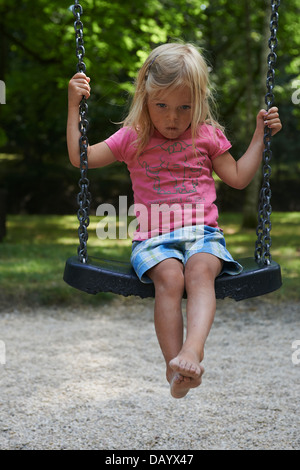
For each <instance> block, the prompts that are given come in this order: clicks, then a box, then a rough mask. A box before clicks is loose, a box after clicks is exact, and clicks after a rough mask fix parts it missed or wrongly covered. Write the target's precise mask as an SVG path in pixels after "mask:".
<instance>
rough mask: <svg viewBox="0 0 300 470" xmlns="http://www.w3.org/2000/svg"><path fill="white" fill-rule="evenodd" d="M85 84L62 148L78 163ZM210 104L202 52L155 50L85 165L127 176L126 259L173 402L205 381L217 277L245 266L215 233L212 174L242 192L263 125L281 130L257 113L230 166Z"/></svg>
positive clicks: (85, 81) (77, 85)
mask: <svg viewBox="0 0 300 470" xmlns="http://www.w3.org/2000/svg"><path fill="white" fill-rule="evenodd" d="M89 83H90V79H89V78H88V77H86V76H85V75H84V74H82V73H77V74H76V75H74V77H73V78H72V79H71V80H70V83H69V113H68V124H67V142H68V151H69V158H70V161H71V163H72V164H73V165H74V166H76V167H78V166H79V165H80V156H79V145H78V140H79V137H80V133H79V129H78V106H79V103H80V100H81V98H82V96H83V95H84V96H85V97H86V98H89V96H90V85H89ZM210 101H211V96H210V85H209V77H208V68H207V65H206V63H205V61H204V59H203V57H202V55H201V54H200V53H199V51H198V50H197V49H196V48H195V47H194V46H192V45H190V44H184V45H183V44H177V43H176V44H165V45H163V46H159V47H158V48H156V49H155V50H153V51H152V52H151V54H150V55H149V57H148V59H147V60H146V62H145V64H144V65H143V67H142V68H141V70H140V72H139V74H138V77H137V82H136V90H135V95H134V99H133V103H132V106H131V110H130V112H129V115H128V117H127V118H126V120H125V122H124V126H123V127H122V128H121V129H120V130H118V131H117V132H116V133H115V134H114V135H112V136H111V137H110V138H109V139H107V140H106V141H105V142H100V143H98V144H96V145H92V146H89V147H88V162H89V168H98V167H102V166H105V165H108V164H110V163H112V162H114V161H116V160H119V161H123V162H125V163H126V164H127V166H128V169H129V171H130V176H131V180H132V187H133V192H134V202H135V208H136V215H137V218H138V222H139V227H138V229H137V231H136V233H135V235H134V238H133V247H132V256H131V262H132V265H133V267H134V269H135V271H136V273H137V275H138V276H139V278H140V279H141V281H142V282H153V283H154V286H155V312H154V320H155V328H156V333H157V338H158V341H159V344H160V347H161V350H162V353H163V356H164V359H165V361H166V376H167V380H168V382H169V383H170V389H171V394H172V396H173V397H174V398H182V397H184V396H185V395H186V394H187V393H188V391H189V389H190V388H194V387H197V386H199V385H200V383H201V376H202V374H203V372H204V369H203V366H202V364H201V362H202V360H203V356H204V345H205V341H206V339H207V336H208V334H209V331H210V329H211V326H212V323H213V320H214V315H215V309H216V299H215V290H214V283H215V278H216V277H217V276H219V275H220V274H222V273H224V272H226V273H229V274H232V275H234V274H238V273H239V272H240V271H241V270H242V267H241V266H240V265H239V264H238V263H237V262H235V261H234V260H233V259H232V257H231V255H230V254H229V252H228V251H227V249H226V246H225V240H224V236H223V233H222V231H221V229H220V228H219V227H218V221H217V220H218V210H217V207H216V206H215V204H214V201H215V199H216V192H215V186H214V180H213V177H212V171H215V173H216V174H217V175H218V176H219V177H220V178H221V179H222V180H223V181H224V182H225V183H226V184H228V185H229V186H232V187H234V188H237V189H242V188H245V187H246V186H247V185H248V183H250V181H251V180H252V178H253V177H254V175H255V173H256V171H257V170H258V168H259V166H260V163H261V160H262V153H263V135H264V128H265V126H269V127H270V128H271V129H272V134H273V135H274V134H276V133H277V132H278V131H280V129H281V127H282V126H281V122H280V119H279V115H278V109H277V108H275V107H273V108H272V109H270V111H269V112H268V113H267V112H266V111H265V110H261V111H259V113H258V115H257V122H256V129H255V132H254V135H253V138H252V141H251V143H250V145H249V147H248V149H247V151H246V153H245V154H244V155H243V156H242V157H241V158H240V159H239V160H238V161H235V159H234V158H233V157H232V156H231V154H230V152H229V149H230V148H231V144H230V142H229V141H228V140H227V138H226V137H225V135H224V134H223V131H222V128H221V126H220V125H219V124H218V123H217V122H216V121H215V120H214V118H213V116H212V113H211V108H210ZM184 291H185V292H186V294H187V304H186V313H187V330H186V338H185V340H184V337H183V318H182V311H181V302H182V297H183V293H184Z"/></svg>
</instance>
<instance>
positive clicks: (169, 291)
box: [147, 258, 201, 398]
mask: <svg viewBox="0 0 300 470" xmlns="http://www.w3.org/2000/svg"><path fill="white" fill-rule="evenodd" d="M147 275H148V276H149V277H150V278H151V279H152V280H153V282H154V285H155V310H154V321H155V329H156V334H157V338H158V342H159V344H160V347H161V350H162V353H163V356H164V358H165V361H166V376H167V380H168V382H169V383H170V386H171V394H172V396H173V397H174V398H181V397H183V396H185V395H186V394H187V392H188V391H189V389H190V388H192V387H198V385H200V383H201V378H200V376H199V377H197V378H195V379H194V378H190V377H184V376H183V375H181V374H180V373H178V372H176V371H174V370H173V369H172V367H171V366H170V361H171V359H173V358H174V357H177V356H178V354H179V353H180V351H181V350H182V346H183V318H182V311H181V303H182V296H183V292H184V275H183V265H182V263H181V262H180V261H179V260H177V259H175V258H170V259H167V260H165V261H162V262H161V263H159V264H158V265H156V266H155V267H154V268H152V269H150V270H149V271H148V272H147Z"/></svg>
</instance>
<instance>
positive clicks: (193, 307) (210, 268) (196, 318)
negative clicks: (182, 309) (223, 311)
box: [170, 253, 222, 379]
mask: <svg viewBox="0 0 300 470" xmlns="http://www.w3.org/2000/svg"><path fill="white" fill-rule="evenodd" d="M221 269H222V261H221V260H220V259H219V258H217V257H215V256H213V255H211V254H208V253H197V254H195V255H193V256H192V257H191V258H190V259H189V260H188V261H187V263H186V267H185V274H184V277H185V289H186V292H187V333H186V340H185V342H184V344H183V346H182V348H181V351H180V352H179V354H178V355H177V356H176V357H174V358H173V359H172V360H171V362H170V367H171V368H172V369H173V370H174V371H176V372H178V373H180V374H181V375H183V376H185V377H191V378H193V379H196V378H197V377H200V376H201V375H202V373H203V371H204V370H203V368H202V366H201V365H200V362H201V361H202V360H203V357H204V345H205V342H206V339H207V336H208V334H209V332H210V329H211V326H212V324H213V321H214V316H215V310H216V296H215V286H214V284H215V278H216V277H217V275H218V274H219V273H220V271H221Z"/></svg>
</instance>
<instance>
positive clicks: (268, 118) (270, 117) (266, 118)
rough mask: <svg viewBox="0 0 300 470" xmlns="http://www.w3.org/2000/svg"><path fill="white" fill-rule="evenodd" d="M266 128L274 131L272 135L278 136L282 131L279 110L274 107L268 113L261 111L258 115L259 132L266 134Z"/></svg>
mask: <svg viewBox="0 0 300 470" xmlns="http://www.w3.org/2000/svg"><path fill="white" fill-rule="evenodd" d="M265 126H268V127H269V128H270V129H272V135H275V134H277V132H279V131H280V130H281V129H282V124H281V121H280V118H279V113H278V108H276V107H273V108H271V109H269V111H268V112H267V111H266V110H265V109H261V110H260V111H259V113H258V115H257V127H256V128H257V130H260V131H262V132H264V128H265Z"/></svg>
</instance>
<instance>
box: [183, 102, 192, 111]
mask: <svg viewBox="0 0 300 470" xmlns="http://www.w3.org/2000/svg"><path fill="white" fill-rule="evenodd" d="M181 109H183V110H184V111H185V110H188V109H191V107H190V106H189V105H187V104H185V105H183V106H181Z"/></svg>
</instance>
